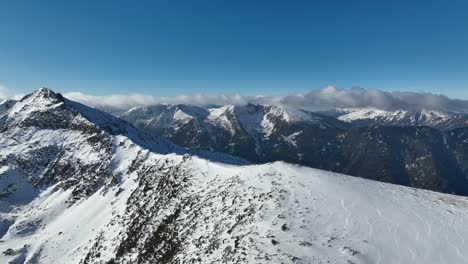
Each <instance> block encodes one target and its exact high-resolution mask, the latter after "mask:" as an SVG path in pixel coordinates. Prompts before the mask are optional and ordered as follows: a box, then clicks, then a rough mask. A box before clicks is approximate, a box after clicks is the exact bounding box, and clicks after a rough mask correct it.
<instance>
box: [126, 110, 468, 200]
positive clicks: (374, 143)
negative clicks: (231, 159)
mask: <svg viewBox="0 0 468 264" xmlns="http://www.w3.org/2000/svg"><path fill="white" fill-rule="evenodd" d="M121 117H122V118H123V119H125V120H127V121H128V122H130V123H132V124H134V125H135V126H137V127H138V128H140V129H142V130H145V131H147V132H149V133H151V134H154V135H157V136H161V137H164V138H166V139H169V140H171V141H173V142H175V143H176V144H179V145H181V146H184V147H190V148H201V149H210V150H214V151H219V152H224V153H228V154H231V155H235V156H240V157H243V158H245V159H248V160H250V161H252V162H255V163H265V162H273V161H288V162H292V163H296V164H302V165H306V166H311V167H315V168H321V169H325V170H330V171H334V172H339V173H344V174H349V175H354V176H360V177H363V178H370V179H375V180H380V181H385V182H391V183H397V184H403V185H407V186H413V187H418V188H426V189H431V190H436V191H442V192H448V193H456V194H462V195H468V180H467V179H468V152H467V151H466V150H465V147H466V146H467V142H468V137H467V136H466V135H467V134H468V133H466V132H467V131H466V130H468V128H466V127H465V128H463V127H461V128H456V129H455V128H454V129H446V130H443V131H442V130H439V129H437V128H436V127H439V126H442V125H443V124H455V123H458V124H459V125H460V126H461V124H462V123H460V122H459V121H460V120H462V119H461V117H462V115H461V114H460V115H454V116H450V115H449V114H445V115H444V114H442V113H437V112H429V111H422V112H420V113H419V114H417V115H415V114H414V113H409V112H407V111H397V112H388V111H381V110H375V109H364V110H363V109H361V110H359V111H358V110H356V109H353V110H351V109H347V110H343V109H341V110H339V111H338V110H336V111H333V112H330V111H329V112H326V113H313V112H309V111H304V110H297V109H292V108H287V107H281V106H261V105H252V104H249V105H246V106H232V105H227V106H223V107H206V108H203V107H196V106H190V105H157V106H153V107H139V108H133V109H131V110H129V111H128V112H126V113H124V114H123V115H122V116H121ZM452 117H453V118H452ZM458 117H460V118H459V119H457V118H458ZM411 120H413V121H414V122H413V121H411ZM416 121H417V122H416ZM425 125H428V126H425ZM432 126H433V127H432ZM447 128H448V126H447Z"/></svg>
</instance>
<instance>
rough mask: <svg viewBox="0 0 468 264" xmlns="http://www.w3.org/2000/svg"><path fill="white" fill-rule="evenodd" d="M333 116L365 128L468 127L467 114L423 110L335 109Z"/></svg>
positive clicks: (443, 128)
mask: <svg viewBox="0 0 468 264" xmlns="http://www.w3.org/2000/svg"><path fill="white" fill-rule="evenodd" d="M335 116H336V117H337V118H338V119H339V120H341V121H345V122H349V123H354V124H357V125H365V126H368V125H378V126H428V127H433V128H437V129H441V130H449V129H453V128H459V127H467V126H468V115H467V114H464V113H453V112H443V111H435V110H425V109H423V110H420V111H405V110H395V111H388V110H380V109H375V108H350V109H337V110H336V111H335Z"/></svg>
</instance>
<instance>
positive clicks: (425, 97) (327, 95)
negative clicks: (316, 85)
mask: <svg viewBox="0 0 468 264" xmlns="http://www.w3.org/2000/svg"><path fill="white" fill-rule="evenodd" d="M64 96H65V97H67V98H69V99H71V100H75V101H79V102H82V103H84V104H87V105H91V106H94V107H98V108H103V109H108V110H126V109H129V108H131V107H134V106H148V105H154V104H192V105H199V106H203V105H225V104H234V105H242V104H246V103H254V104H265V105H266V104H279V105H285V106H291V107H296V108H302V109H307V110H326V109H331V108H337V107H338V108H349V107H374V108H379V109H389V110H391V109H405V110H412V109H422V108H425V109H433V110H444V111H457V112H468V101H466V100H458V99H451V98H448V97H447V96H444V95H438V94H432V93H419V92H387V91H382V90H378V89H363V88H359V87H354V88H351V89H339V88H335V87H333V86H328V87H325V88H322V89H318V90H312V91H311V92H309V93H305V94H290V95H285V96H242V95H238V94H233V95H224V94H193V95H179V96H170V97H157V96H146V95H142V94H130V95H123V94H122V95H108V96H94V95H87V94H83V93H79V92H73V93H66V94H64Z"/></svg>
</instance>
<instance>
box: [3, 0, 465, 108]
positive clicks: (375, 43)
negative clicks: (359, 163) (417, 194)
mask: <svg viewBox="0 0 468 264" xmlns="http://www.w3.org/2000/svg"><path fill="white" fill-rule="evenodd" d="M136 2H138V3H136ZM467 10H468V1H465V0H453V1H442V0H440V1H431V0H429V1H418V0H413V1H399V0H393V1H346V0H341V1H338V0H328V1H311V0H309V1H271V0H270V1H243V0H237V1H223V0H218V1H206V0H198V1H177V0H170V1H169V0H165V1H130V0H127V1H120V0H117V1H21V0H16V1H1V2H0V36H1V40H0V85H2V86H5V87H8V88H9V89H14V90H15V91H17V92H28V91H31V90H33V89H36V88H38V87H40V86H47V87H50V88H52V89H55V90H58V91H61V92H70V91H80V92H83V93H89V94H95V95H105V94H115V93H119V94H125V93H142V94H151V95H156V96H158V95H161V96H172V95H177V94H181V93H184V94H191V93H240V94H247V95H254V94H286V93H303V92H307V91H310V90H312V89H316V88H321V87H324V86H326V85H334V86H337V87H341V88H350V87H352V86H361V87H365V88H380V89H384V90H389V91H392V90H405V91H428V92H434V93H442V94H447V95H449V96H451V97H459V98H465V99H468V15H467Z"/></svg>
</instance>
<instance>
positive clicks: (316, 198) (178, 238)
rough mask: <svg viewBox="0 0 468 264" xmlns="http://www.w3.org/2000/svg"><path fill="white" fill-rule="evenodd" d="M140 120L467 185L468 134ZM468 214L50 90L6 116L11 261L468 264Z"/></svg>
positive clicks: (440, 201)
mask: <svg viewBox="0 0 468 264" xmlns="http://www.w3.org/2000/svg"><path fill="white" fill-rule="evenodd" d="M126 118H127V119H128V120H132V121H133V122H134V123H135V124H137V125H138V126H144V125H147V126H146V130H148V131H151V132H152V133H153V134H156V133H161V134H164V135H167V136H166V137H170V135H173V137H171V139H177V140H182V139H184V138H185V139H184V140H185V141H183V142H186V143H187V144H188V145H189V144H192V145H193V146H202V145H203V144H206V146H209V147H212V148H221V149H223V150H225V151H226V152H230V151H231V152H232V151H236V152H238V153H240V154H243V155H244V156H246V157H249V158H251V159H252V160H254V159H258V161H261V160H267V159H285V160H288V159H291V160H296V161H300V162H304V163H307V162H309V163H314V162H315V164H316V165H317V166H319V165H321V166H324V167H325V166H330V167H333V168H336V169H337V170H346V169H348V170H350V171H351V170H355V171H356V172H359V173H363V174H365V175H367V176H368V178H376V179H384V180H389V181H390V180H394V178H392V177H395V175H396V174H395V175H394V174H389V173H395V172H404V173H408V175H412V176H411V178H410V177H409V176H407V178H404V177H402V178H401V179H400V178H395V179H397V180H407V179H411V180H412V181H414V182H410V183H408V185H416V184H419V185H421V186H423V187H427V188H433V189H436V188H441V189H444V188H445V189H444V190H447V191H451V190H457V189H456V187H457V186H456V184H459V186H458V187H460V190H461V191H462V190H463V188H464V187H465V186H464V185H463V184H465V182H464V181H463V180H462V179H461V178H458V177H462V176H461V174H462V173H464V172H457V171H456V170H455V169H453V170H451V171H445V170H447V168H451V167H452V166H455V164H458V163H461V162H463V158H464V157H466V155H465V156H463V155H464V154H463V151H466V149H467V148H466V145H463V144H466V133H465V132H464V130H463V129H458V130H451V131H449V132H441V131H439V130H435V129H431V128H426V127H421V128H415V127H405V128H396V127H385V129H381V128H370V127H368V128H358V129H356V128H352V125H350V124H349V123H345V122H342V121H339V120H337V119H336V118H333V117H330V116H326V115H323V114H316V113H310V112H306V111H300V110H291V109H284V108H281V107H276V106H254V105H249V106H246V107H232V106H225V107H221V108H207V109H204V108H197V107H191V106H157V107H152V108H144V109H133V110H131V111H129V112H128V113H127V114H126ZM132 118H133V119H132ZM138 120H139V121H138ZM144 120H146V121H144ZM150 128H152V129H154V130H151V129H150ZM463 142H465V143H463ZM440 144H442V145H443V146H444V147H440ZM457 144H460V145H457ZM455 153H460V154H459V155H460V156H455V155H456V154H455ZM393 155H396V156H393ZM399 158H402V159H405V160H404V161H403V162H400V161H399V160H398V159H399ZM456 158H459V159H456ZM454 159H455V160H454ZM405 161H406V162H407V163H404V162H405ZM408 161H411V162H413V163H410V162H408ZM452 163H453V164H452ZM403 164H404V165H403ZM465 164H466V160H465ZM399 166H403V167H399ZM431 166H434V167H431ZM437 166H441V167H437ZM443 166H446V167H443ZM459 168H462V167H461V166H460V167H459ZM463 168H466V167H463ZM366 169H368V170H369V171H367V172H366V171H365V170H366ZM413 172H415V173H413ZM416 172H419V173H420V174H418V173H416ZM449 172H452V174H450V173H449ZM431 173H432V174H431ZM455 173H460V175H459V174H455ZM386 177H388V178H386ZM402 183H405V182H402ZM415 183H416V184H415ZM444 184H446V185H444ZM442 187H443V188H442ZM467 205H468V198H466V197H460V196H454V195H448V194H442V193H436V192H430V191H425V190H419V189H415V188H408V187H404V186H397V185H392V184H386V183H380V182H375V181H370V180H366V179H360V178H356V177H350V176H346V175H341V174H335V173H331V172H327V171H323V170H317V169H312V168H307V167H303V166H298V165H293V164H288V163H285V162H275V163H268V164H262V165H252V164H250V163H249V162H248V161H246V160H244V159H241V158H236V157H234V156H230V155H226V154H222V153H218V152H210V151H205V150H191V149H185V148H182V147H179V146H177V145H175V144H173V143H171V142H169V141H167V140H165V139H162V138H160V137H157V136H154V135H151V134H149V133H147V132H144V131H142V130H139V129H138V128H135V127H134V126H133V125H131V124H129V123H127V122H125V121H123V120H121V119H119V118H117V117H115V116H112V115H110V114H107V113H104V112H102V111H99V110H97V109H93V108H90V107H87V106H85V105H82V104H79V103H77V102H73V101H71V100H68V99H67V98H64V97H63V96H62V95H60V94H58V93H55V92H53V91H51V90H49V89H45V88H44V89H40V90H37V91H35V92H34V93H32V94H29V95H27V96H25V97H24V98H22V99H21V100H19V101H17V102H15V101H9V102H6V103H3V104H2V111H1V112H0V263H11V264H13V263H31V264H36V263H39V264H42V263H47V264H51V263H52V264H54V263H57V264H62V263H73V264H88V263H96V264H97V263H107V264H126V263H141V264H143V263H265V264H266V263H431V262H434V261H435V262H439V260H440V261H441V262H445V263H464V262H466V257H465V254H466V253H465V252H467V250H468V248H467V244H465V243H464V237H467V236H468V229H467V228H466V224H467V223H468V206H467Z"/></svg>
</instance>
